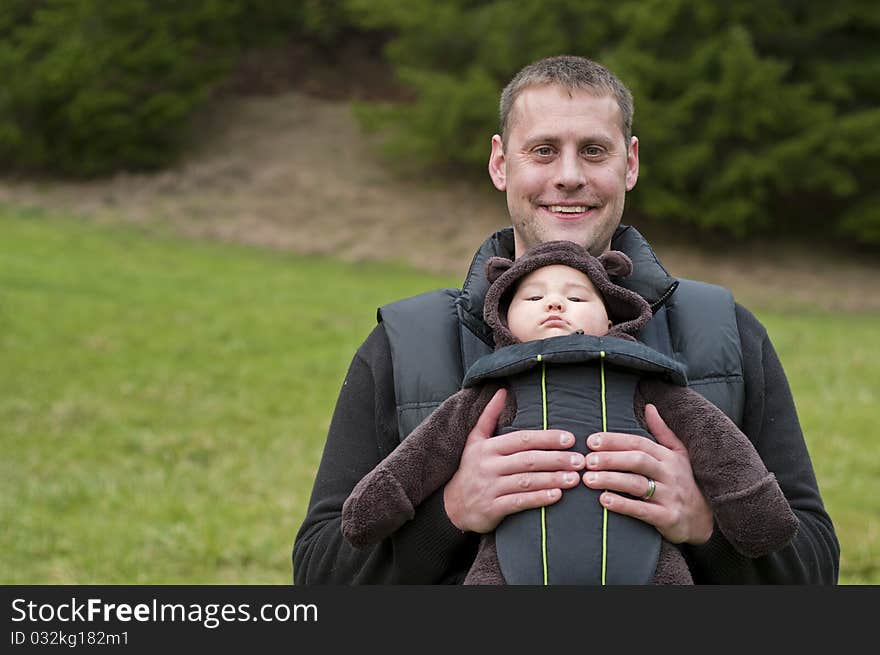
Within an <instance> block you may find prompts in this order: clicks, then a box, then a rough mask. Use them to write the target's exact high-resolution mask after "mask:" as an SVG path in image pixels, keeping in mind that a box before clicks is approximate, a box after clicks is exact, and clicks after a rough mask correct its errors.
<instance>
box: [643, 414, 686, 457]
mask: <svg viewBox="0 0 880 655" xmlns="http://www.w3.org/2000/svg"><path fill="white" fill-rule="evenodd" d="M645 423H646V424H647V425H648V431H649V432H650V433H651V434H652V435H654V438H655V439H656V440H657V441H658V442H659V443H660V444H662V445H663V446H666V447H667V448H669V449H671V450H684V449H685V448H684V444H683V443H682V442H681V440H680V439H679V438H678V437H677V436H675V432H673V431H672V430H670V429H669V426H668V425H666V421H664V420H663V417H662V416H660V412H659V411H658V410H657V406H656V405H652V404H650V403H648V404H647V405H645Z"/></svg>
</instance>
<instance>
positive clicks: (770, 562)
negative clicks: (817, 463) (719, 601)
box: [684, 305, 840, 584]
mask: <svg viewBox="0 0 880 655" xmlns="http://www.w3.org/2000/svg"><path fill="white" fill-rule="evenodd" d="M736 318H737V323H738V326H739V334H740V341H741V343H742V352H743V371H744V376H745V393H746V403H745V412H744V421H743V426H742V427H743V432H744V433H745V434H746V436H748V438H749V440H751V442H752V443H753V444H754V446H755V449H756V450H757V451H758V454H759V455H760V456H761V459H762V460H763V461H764V464H765V465H766V466H767V469H768V470H770V471H771V472H772V473H773V474H774V475H775V476H776V479H777V481H778V482H779V486H780V487H781V488H782V491H783V493H784V494H785V497H786V498H787V499H788V502H789V504H790V505H791V508H792V510H794V513H795V515H796V516H797V518H798V531H797V533H796V535H795V537H794V539H792V541H791V543H789V545H788V546H786V547H785V548H783V549H781V550H779V551H776V552H774V553H772V554H770V555H767V556H765V557H759V558H756V559H750V558H748V557H745V556H743V555H740V554H739V553H737V552H736V550H734V548H733V546H732V545H731V544H730V543H729V542H728V541H727V540H726V539H725V538H724V536H723V535H722V534H721V532H720V531H719V530H717V529H716V530H715V533H714V534H713V535H712V537H711V538H710V539H709V541H708V542H707V543H705V544H703V545H701V546H689V547H685V548H684V551H685V556H686V557H687V559H688V561H689V563H690V565H691V570H692V573H693V576H694V582H695V583H697V584H745V583H751V584H836V583H837V577H838V571H839V563H840V545H839V543H838V540H837V536H836V534H835V532H834V526H833V524H832V522H831V518H830V517H829V516H828V513H827V512H826V511H825V506H824V504H823V502H822V498H821V496H820V493H819V487H818V484H817V482H816V475H815V473H814V471H813V465H812V462H811V460H810V455H809V453H808V451H807V446H806V443H805V442H804V437H803V433H802V432H801V426H800V422H799V421H798V417H797V411H796V409H795V405H794V399H793V398H792V395H791V390H790V389H789V385H788V380H787V378H786V376H785V372H784V370H783V368H782V363H781V362H780V361H779V357H778V356H777V355H776V351H775V350H774V348H773V345H772V344H771V343H770V338H769V337H768V335H767V331H766V330H765V329H764V326H763V325H761V323H760V322H759V321H758V319H757V318H755V316H754V315H753V314H752V313H751V312H749V311H748V310H746V309H745V308H743V307H741V306H740V305H737V306H736Z"/></svg>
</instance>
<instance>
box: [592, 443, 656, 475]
mask: <svg viewBox="0 0 880 655" xmlns="http://www.w3.org/2000/svg"><path fill="white" fill-rule="evenodd" d="M587 469H588V470H590V471H619V472H623V473H639V474H641V475H643V476H645V477H646V478H653V479H655V480H656V479H658V478H663V477H664V476H663V469H662V464H661V463H660V462H659V461H658V460H657V459H655V458H654V457H652V456H651V455H649V454H648V453H646V452H643V451H641V450H628V451H607V452H593V453H590V454H589V455H587Z"/></svg>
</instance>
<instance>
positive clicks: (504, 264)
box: [486, 257, 513, 284]
mask: <svg viewBox="0 0 880 655" xmlns="http://www.w3.org/2000/svg"><path fill="white" fill-rule="evenodd" d="M511 266H513V262H512V261H511V260H509V259H506V258H505V257H489V261H487V262H486V278H487V279H488V280H489V284H492V283H493V282H494V281H495V280H497V279H498V278H499V277H501V274H502V273H504V271H506V270H507V269H508V268H510V267H511Z"/></svg>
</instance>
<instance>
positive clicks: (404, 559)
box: [293, 324, 477, 585]
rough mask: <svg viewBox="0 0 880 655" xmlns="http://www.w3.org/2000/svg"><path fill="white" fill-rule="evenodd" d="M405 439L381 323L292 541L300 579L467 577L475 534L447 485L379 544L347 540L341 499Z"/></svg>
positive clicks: (347, 394)
mask: <svg viewBox="0 0 880 655" xmlns="http://www.w3.org/2000/svg"><path fill="white" fill-rule="evenodd" d="M399 443H400V439H399V437H398V426H397V410H396V406H395V402H394V380H393V373H392V367H391V351H390V347H389V345H388V337H387V336H386V335H385V330H384V328H383V327H382V326H381V324H380V325H378V326H376V328H375V329H374V330H373V331H372V333H371V334H370V335H369V336H368V337H367V339H366V341H365V342H364V343H363V345H362V346H361V347H360V348H359V349H358V351H357V353H356V354H355V356H354V359H353V360H352V362H351V366H350V367H349V370H348V373H347V375H346V377H345V381H344V382H343V385H342V389H341V391H340V393H339V398H338V400H337V402H336V409H335V411H334V413H333V418H332V420H331V422H330V429H329V431H328V434H327V441H326V443H325V445H324V453H323V456H322V458H321V463H320V466H319V468H318V472H317V475H316V477H315V483H314V486H313V488H312V495H311V499H310V500H309V507H308V510H307V512H306V516H305V519H304V521H303V524H302V526H301V527H300V529H299V531H298V533H297V535H296V538H295V540H294V544H293V579H294V583H295V584H298V585H301V584H443V583H460V582H461V581H462V579H463V578H464V576H465V574H466V573H467V569H468V566H469V565H470V563H471V562H472V561H473V558H474V555H475V553H476V546H477V539H476V537H475V535H472V534H464V533H462V532H461V531H460V530H458V529H457V528H456V527H455V526H454V525H453V524H452V523H451V522H450V521H449V518H448V517H447V516H446V511H445V509H444V507H443V490H442V488H441V489H440V490H438V491H437V492H435V493H433V494H432V495H430V496H429V497H428V498H427V500H425V502H423V503H422V504H421V505H419V507H418V508H417V509H416V511H415V516H414V517H413V519H412V520H411V521H409V522H407V523H406V524H405V525H403V526H402V527H401V528H400V529H399V530H397V531H396V532H395V533H394V534H393V535H392V536H391V537H390V538H388V539H385V540H384V541H382V542H381V543H379V544H376V545H375V546H372V547H370V548H366V549H363V550H358V549H355V548H354V547H353V546H351V545H350V544H349V543H348V542H347V541H346V540H345V539H344V538H343V535H342V530H341V521H342V506H343V503H344V502H345V500H346V498H348V496H349V494H350V493H351V491H352V489H354V487H355V485H356V484H357V483H358V481H360V479H361V478H363V477H364V476H365V475H366V474H367V473H369V472H370V471H371V470H373V468H374V467H375V466H376V465H377V464H378V463H379V462H380V461H382V460H383V459H384V458H385V457H386V456H388V454H389V453H391V452H392V451H393V450H394V449H395V448H396V447H397V445H398V444H399Z"/></svg>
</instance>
